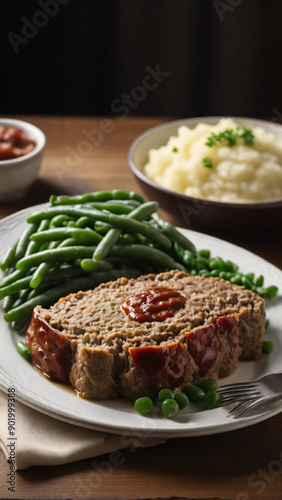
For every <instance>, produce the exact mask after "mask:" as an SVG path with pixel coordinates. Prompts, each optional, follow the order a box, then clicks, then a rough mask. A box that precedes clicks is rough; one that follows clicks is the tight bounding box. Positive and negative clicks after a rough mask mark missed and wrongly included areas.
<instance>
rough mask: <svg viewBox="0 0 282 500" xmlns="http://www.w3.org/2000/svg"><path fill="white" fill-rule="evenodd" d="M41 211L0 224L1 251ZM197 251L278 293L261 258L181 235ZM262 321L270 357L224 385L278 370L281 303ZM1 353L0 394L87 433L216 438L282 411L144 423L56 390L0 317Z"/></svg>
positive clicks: (274, 275)
mask: <svg viewBox="0 0 282 500" xmlns="http://www.w3.org/2000/svg"><path fill="white" fill-rule="evenodd" d="M42 206H44V205H40V206H36V207H31V208H28V209H26V210H23V211H21V212H18V213H16V214H13V215H11V216H9V217H7V218H6V219H3V220H2V221H0V238H1V247H2V250H3V251H5V249H6V248H7V247H8V246H10V245H11V244H12V243H13V242H15V240H16V239H17V238H18V236H19V235H20V234H21V232H22V230H23V228H24V227H25V220H26V218H27V217H28V215H29V214H30V213H31V212H34V211H36V210H38V209H39V208H42ZM182 231H183V233H184V234H186V235H187V236H188V237H189V238H190V239H191V240H192V241H193V242H194V243H195V245H196V247H197V248H209V249H210V250H211V251H212V254H213V255H214V256H216V255H220V256H221V257H223V258H224V259H230V260H232V261H234V262H236V263H237V264H238V265H239V266H240V269H241V270H242V271H243V272H250V271H253V272H255V273H256V275H259V274H263V275H264V276H265V284H266V285H267V286H268V285H271V284H276V285H277V286H278V287H279V290H280V293H281V290H282V271H280V270H279V269H277V268H276V267H274V266H273V265H271V264H270V263H268V262H266V261H265V260H263V259H261V258H260V257H258V256H256V255H254V254H252V253H250V252H248V251H246V250H244V249H242V248H240V247H237V246H235V245H232V244H230V243H227V242H225V241H222V240H219V239H217V238H213V237H211V236H207V235H204V234H200V233H197V232H194V231H188V230H184V229H183V230H182ZM267 317H268V318H269V320H270V328H269V330H268V332H267V339H269V340H271V341H273V342H274V344H275V349H274V351H273V353H272V354H271V355H268V356H262V357H261V358H260V360H259V361H256V362H251V361H245V362H241V363H240V366H239V368H238V370H237V371H236V373H235V374H233V375H232V376H231V377H229V378H228V379H221V381H220V385H222V384H223V383H229V382H235V381H248V380H254V379H256V378H259V377H261V376H263V375H264V374H267V373H272V372H277V371H281V370H282V335H281V333H282V332H281V318H282V297H281V295H280V296H278V297H277V298H276V299H274V300H271V301H268V303H267ZM0 329H1V350H0V387H1V388H2V389H3V390H4V391H6V392H7V391H8V389H9V388H14V389H15V391H16V398H17V399H18V400H19V401H21V402H23V403H25V404H26V405H28V406H31V407H32V408H35V409H36V410H38V411H40V412H43V413H46V414H47V415H50V416H52V417H55V418H58V419H60V420H65V421H67V422H70V423H72V424H75V425H78V426H82V427H88V428H91V429H97V430H104V431H108V432H113V433H122V434H123V435H130V434H135V435H139V436H140V435H141V436H142V435H143V436H145V435H150V436H152V437H153V436H156V437H180V436H197V435H206V434H216V433H219V432H226V431H230V430H233V429H238V428H241V427H246V426H248V425H252V424H254V423H257V422H260V421H262V420H265V419H267V418H269V417H271V416H273V415H275V414H277V413H279V412H280V411H281V410H282V405H281V407H280V408H275V410H269V411H267V412H264V413H262V414H258V415H255V416H252V417H248V418H242V419H238V420H234V419H232V418H231V417H228V411H227V409H226V408H216V409H214V410H209V411H199V410H198V409H197V408H196V407H195V406H193V405H189V406H190V407H189V409H185V410H183V411H181V412H179V414H178V416H177V417H176V418H175V419H173V420H168V419H165V418H164V417H162V416H160V415H159V414H158V413H155V414H153V415H152V416H149V417H142V416H141V415H139V414H137V413H136V411H135V410H134V408H133V405H132V403H130V402H128V401H126V400H125V399H123V398H118V399H114V400H108V401H102V402H101V401H87V400H83V399H81V398H79V397H76V395H75V394H74V392H72V391H71V390H68V389H66V388H65V387H63V386H60V385H59V384H54V383H52V382H50V381H49V380H47V379H46V378H45V377H43V376H42V375H40V374H39V373H38V372H37V371H36V370H35V369H34V368H33V366H32V365H31V364H29V363H28V362H27V361H25V360H24V358H23V357H22V356H21V355H20V354H19V353H18V352H17V351H16V348H15V342H16V341H17V340H19V337H18V335H17V334H16V333H15V332H14V331H13V330H12V328H11V327H10V325H8V324H7V323H6V322H5V321H4V318H3V311H0Z"/></svg>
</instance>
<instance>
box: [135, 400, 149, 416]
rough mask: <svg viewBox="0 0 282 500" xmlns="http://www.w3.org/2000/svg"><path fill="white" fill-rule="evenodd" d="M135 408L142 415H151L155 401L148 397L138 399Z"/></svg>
mask: <svg viewBox="0 0 282 500" xmlns="http://www.w3.org/2000/svg"><path fill="white" fill-rule="evenodd" d="M134 408H135V410H136V411H138V413H141V415H149V413H151V411H152V408H153V401H152V400H151V398H148V397H147V396H145V397H143V398H139V399H136V401H135V403H134Z"/></svg>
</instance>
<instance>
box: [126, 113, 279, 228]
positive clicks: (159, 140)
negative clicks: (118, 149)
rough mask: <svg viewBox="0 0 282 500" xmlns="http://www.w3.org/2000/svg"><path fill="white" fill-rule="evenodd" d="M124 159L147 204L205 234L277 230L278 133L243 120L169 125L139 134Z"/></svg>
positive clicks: (262, 123)
mask: <svg viewBox="0 0 282 500" xmlns="http://www.w3.org/2000/svg"><path fill="white" fill-rule="evenodd" d="M128 161H129V165H130V168H131V170H132V172H133V173H134V175H135V176H136V177H137V179H138V181H139V182H140V184H141V186H142V188H143V190H144V191H145V193H146V194H147V196H149V198H154V199H157V200H158V201H159V202H160V204H161V206H162V207H163V208H164V209H165V210H167V211H169V212H171V213H173V214H174V215H177V216H178V218H180V219H181V220H182V221H183V222H184V223H185V225H187V226H192V227H193V226H194V227H199V228H201V229H204V230H209V229H212V230H220V231H224V232H225V231H227V230H230V231H234V230H235V229H236V230H237V231H238V230H239V231H243V230H244V231H245V230H248V231H249V230H255V231H256V230H259V229H264V230H265V229H269V230H273V228H276V227H277V228H278V226H279V219H280V222H281V216H282V127H281V125H278V124H277V123H273V122H267V121H263V120H255V119H248V118H238V117H234V118H226V117H203V118H191V119H186V120H178V121H172V122H168V123H165V124H162V125H159V126H157V127H153V128H151V129H149V130H148V131H146V132H144V133H143V134H141V135H140V136H139V137H137V139H136V140H135V141H134V142H133V143H132V145H131V147H130V149H129V154H128Z"/></svg>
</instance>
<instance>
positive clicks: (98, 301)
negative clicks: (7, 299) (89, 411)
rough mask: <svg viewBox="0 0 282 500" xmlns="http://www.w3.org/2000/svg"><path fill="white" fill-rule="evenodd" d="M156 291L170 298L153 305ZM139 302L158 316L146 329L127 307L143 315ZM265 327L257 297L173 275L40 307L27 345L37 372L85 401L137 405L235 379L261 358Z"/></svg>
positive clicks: (220, 283) (122, 282)
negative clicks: (164, 391) (194, 385)
mask: <svg viewBox="0 0 282 500" xmlns="http://www.w3.org/2000/svg"><path fill="white" fill-rule="evenodd" d="M150 290H152V292H150ZM156 290H160V291H161V293H163V294H164V293H165V291H166V295H163V298H162V299H160V300H158V301H155V302H154V298H153V299H152V297H153V294H154V293H155V292H156ZM167 290H170V292H167ZM142 294H143V295H142ZM150 294H151V295H152V297H151V295H150ZM169 296H171V297H172V296H174V297H176V299H175V300H174V299H171V300H170V298H169ZM140 297H141V298H142V297H143V298H144V297H145V298H144V300H145V302H146V300H147V302H148V301H149V302H148V303H147V305H146V307H147V311H154V312H153V314H152V317H151V318H150V315H149V316H146V315H145V316H144V317H143V318H142V321H140V317H139V318H137V319H136V318H135V319H134V316H133V317H132V315H131V314H130V313H129V311H128V307H125V306H128V304H129V303H131V305H132V304H133V309H134V307H135V309H136V304H138V301H139V302H140V300H141V299H140ZM150 301H151V302H150ZM152 301H153V302H152ZM141 302H142V301H141ZM143 302H144V301H143ZM173 304H174V305H173ZM158 308H159V309H158ZM145 309H146V308H145ZM156 311H157V312H156ZM143 312H144V310H143ZM132 318H133V319H132ZM264 325H265V311H264V300H263V299H262V298H261V297H259V296H258V295H257V294H255V293H254V292H252V291H250V290H246V289H245V288H243V287H240V286H237V285H232V284H230V283H229V282H227V281H224V280H219V279H218V278H204V277H201V276H191V275H189V274H186V273H184V272H182V271H169V272H164V273H161V274H158V275H153V274H150V275H147V276H141V277H140V278H137V279H130V280H128V279H126V278H120V279H118V280H117V281H113V282H109V283H103V284H101V285H99V286H98V287H97V288H96V289H95V290H90V291H87V292H78V293H76V294H70V295H68V296H67V297H64V298H62V299H60V300H59V301H58V302H57V303H56V304H54V305H53V306H52V307H50V309H43V308H42V307H41V306H37V307H36V308H35V309H34V312H33V318H32V321H31V324H30V327H29V329H28V331H27V334H26V343H27V345H28V346H29V347H30V349H31V352H32V361H33V363H34V364H35V365H37V366H38V367H39V368H40V369H41V370H42V371H43V372H44V373H45V374H46V375H47V376H49V377H50V378H53V379H56V380H62V381H65V380H66V379H68V378H69V380H70V381H71V383H72V385H73V386H74V388H75V389H76V390H77V391H78V392H79V394H80V395H81V396H82V397H85V398H90V399H107V398H110V397H116V396H117V395H118V394H122V395H124V396H125V397H127V398H129V399H134V398H136V397H139V396H142V395H146V394H148V395H154V394H155V393H156V391H157V390H158V389H159V388H160V387H169V388H172V389H173V390H181V388H183V387H184V386H185V385H187V383H189V382H191V381H199V380H201V379H203V378H207V377H209V376H215V377H218V376H226V375H229V374H230V373H232V372H233V371H234V370H235V369H236V367H237V364H238V359H239V357H240V359H257V358H258V357H259V356H260V355H261V352H262V342H263V336H264ZM207 360H208V362H207ZM54 374H55V376H54Z"/></svg>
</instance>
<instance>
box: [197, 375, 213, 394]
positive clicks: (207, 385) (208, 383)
mask: <svg viewBox="0 0 282 500" xmlns="http://www.w3.org/2000/svg"><path fill="white" fill-rule="evenodd" d="M216 386H217V382H216V380H215V379H214V378H207V379H206V380H203V381H202V382H201V383H200V384H199V387H200V388H201V389H203V391H204V393H205V394H207V393H208V392H209V391H214V390H215V389H216Z"/></svg>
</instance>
